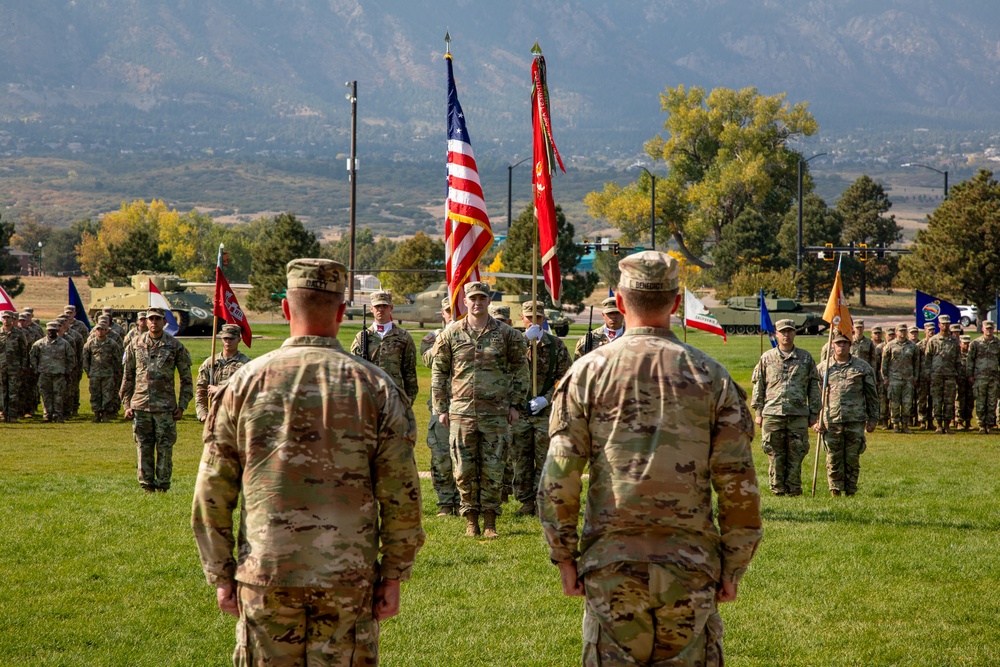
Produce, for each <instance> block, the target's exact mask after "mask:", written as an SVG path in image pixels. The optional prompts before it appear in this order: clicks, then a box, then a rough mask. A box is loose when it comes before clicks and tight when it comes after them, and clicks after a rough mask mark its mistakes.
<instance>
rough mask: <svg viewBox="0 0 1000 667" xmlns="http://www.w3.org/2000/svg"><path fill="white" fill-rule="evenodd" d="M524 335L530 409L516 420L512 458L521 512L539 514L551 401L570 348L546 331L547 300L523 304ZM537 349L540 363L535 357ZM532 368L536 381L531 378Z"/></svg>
mask: <svg viewBox="0 0 1000 667" xmlns="http://www.w3.org/2000/svg"><path fill="white" fill-rule="evenodd" d="M521 320H522V322H523V323H524V328H525V331H524V337H525V339H526V340H527V341H528V344H527V347H528V356H527V364H528V369H529V370H528V377H529V384H528V393H527V394H525V403H526V404H527V405H528V412H527V414H525V415H522V416H521V418H520V419H518V420H517V422H516V423H515V424H514V427H513V433H512V436H511V459H512V460H513V462H514V498H515V499H516V500H517V501H518V502H519V503H521V507H520V508H519V509H518V510H517V512H518V514H524V515H527V516H533V515H534V514H535V495H536V494H537V493H538V481H539V480H540V479H541V476H542V467H543V466H544V465H545V455H546V453H547V452H548V451H549V414H550V412H551V410H550V407H549V403H550V402H551V401H552V395H553V392H554V391H555V388H556V383H557V382H559V380H560V379H561V378H562V376H564V375H565V374H566V371H567V370H569V365H570V361H569V351H568V350H567V349H566V345H565V344H563V342H562V341H561V340H560V339H559V337H558V336H553V335H552V334H551V333H549V332H547V331H542V327H543V325H544V324H545V304H544V303H542V302H541V301H528V302H527V303H524V304H522V305H521ZM536 353H537V355H538V362H537V365H535V364H533V362H532V357H533V356H534V355H535V354H536ZM532 368H534V369H535V370H534V372H535V373H536V375H535V381H534V382H531V381H530V378H531V373H532Z"/></svg>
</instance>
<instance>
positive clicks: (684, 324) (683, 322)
mask: <svg viewBox="0 0 1000 667" xmlns="http://www.w3.org/2000/svg"><path fill="white" fill-rule="evenodd" d="M687 290H688V288H687V285H685V286H684V317H682V318H681V329H684V344H685V345H686V344H687V342H688V323H687V316H688V305H687Z"/></svg>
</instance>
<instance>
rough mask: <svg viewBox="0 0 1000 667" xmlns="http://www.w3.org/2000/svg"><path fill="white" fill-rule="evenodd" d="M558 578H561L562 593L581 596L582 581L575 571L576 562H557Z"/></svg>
mask: <svg viewBox="0 0 1000 667" xmlns="http://www.w3.org/2000/svg"><path fill="white" fill-rule="evenodd" d="M559 578H560V579H561V580H562V589H563V595H569V596H570V597H583V582H582V581H580V576H579V575H578V574H577V572H576V562H575V561H569V562H565V563H559Z"/></svg>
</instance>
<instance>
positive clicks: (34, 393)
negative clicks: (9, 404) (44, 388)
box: [21, 366, 38, 415]
mask: <svg viewBox="0 0 1000 667" xmlns="http://www.w3.org/2000/svg"><path fill="white" fill-rule="evenodd" d="M37 408H38V376H37V375H36V374H35V372H34V371H33V370H31V367H30V366H28V367H26V368H25V369H24V371H23V372H22V373H21V414H22V415H31V414H34V413H35V410H36V409H37Z"/></svg>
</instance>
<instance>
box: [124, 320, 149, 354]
mask: <svg viewBox="0 0 1000 667" xmlns="http://www.w3.org/2000/svg"><path fill="white" fill-rule="evenodd" d="M136 318H137V319H136V321H135V327H134V328H132V329H129V331H128V333H127V334H125V339H124V340H123V341H122V347H124V348H125V349H126V350H127V349H128V346H129V345H131V344H132V341H134V340H135V339H136V338H138V337H139V336H140V335H141V334H144V333H146V332H147V331H148V330H149V325H148V323H147V322H146V311H145V310H140V311H139V312H138V314H137V315H136Z"/></svg>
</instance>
